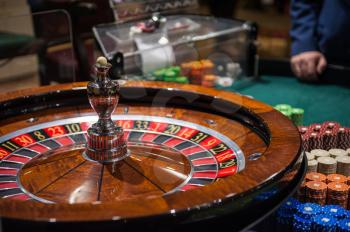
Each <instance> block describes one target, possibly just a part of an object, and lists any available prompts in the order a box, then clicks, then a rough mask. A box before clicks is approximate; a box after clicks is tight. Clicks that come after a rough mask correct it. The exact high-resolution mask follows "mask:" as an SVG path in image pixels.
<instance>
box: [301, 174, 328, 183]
mask: <svg viewBox="0 0 350 232" xmlns="http://www.w3.org/2000/svg"><path fill="white" fill-rule="evenodd" d="M305 179H306V181H321V182H325V181H326V179H327V177H326V176H325V175H323V174H321V173H317V172H310V173H307V174H306V176H305Z"/></svg>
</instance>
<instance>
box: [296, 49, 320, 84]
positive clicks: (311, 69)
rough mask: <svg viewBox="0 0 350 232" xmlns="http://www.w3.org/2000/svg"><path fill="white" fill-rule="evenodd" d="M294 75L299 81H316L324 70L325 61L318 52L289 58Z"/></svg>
mask: <svg viewBox="0 0 350 232" xmlns="http://www.w3.org/2000/svg"><path fill="white" fill-rule="evenodd" d="M291 65H292V70H293V72H294V74H295V75H296V76H297V77H299V78H300V79H303V80H307V81H316V80H317V79H318V75H320V74H322V73H323V71H324V70H325V69H326V66H327V61H326V58H325V57H324V55H323V54H322V53H320V52H318V51H310V52H303V53H300V54H298V55H295V56H293V57H292V58H291Z"/></svg>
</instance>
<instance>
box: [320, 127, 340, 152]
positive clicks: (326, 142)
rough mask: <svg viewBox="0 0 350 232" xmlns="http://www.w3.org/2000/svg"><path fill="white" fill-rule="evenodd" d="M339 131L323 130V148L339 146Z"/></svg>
mask: <svg viewBox="0 0 350 232" xmlns="http://www.w3.org/2000/svg"><path fill="white" fill-rule="evenodd" d="M337 141H338V140H337V133H336V132H333V131H332V130H328V129H327V130H326V131H324V132H323V135H322V144H323V149H326V150H329V149H331V148H332V147H336V146H337Z"/></svg>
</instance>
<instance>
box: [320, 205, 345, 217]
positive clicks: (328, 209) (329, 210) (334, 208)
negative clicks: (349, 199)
mask: <svg viewBox="0 0 350 232" xmlns="http://www.w3.org/2000/svg"><path fill="white" fill-rule="evenodd" d="M322 211H323V213H324V214H327V215H331V216H333V217H335V218H337V219H343V218H345V217H346V216H347V211H346V210H345V209H344V208H342V207H340V206H339V205H326V206H324V207H323V208H322Z"/></svg>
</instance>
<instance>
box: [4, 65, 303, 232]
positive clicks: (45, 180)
mask: <svg viewBox="0 0 350 232" xmlns="http://www.w3.org/2000/svg"><path fill="white" fill-rule="evenodd" d="M108 68H109V66H108V64H106V65H105V64H103V63H101V64H99V63H97V64H96V66H95V69H96V75H97V77H96V80H95V81H92V82H90V83H89V84H88V87H87V84H86V83H72V84H65V85H56V86H47V87H40V88H36V89H28V90H23V91H17V92H11V93H9V94H6V95H1V96H0V106H1V109H2V110H1V116H0V124H1V128H0V135H1V136H0V158H1V161H0V197H1V199H0V215H1V225H2V229H3V230H4V231H19V230H23V229H27V230H28V229H29V230H35V231H58V230H60V231H61V230H65V231H75V230H84V231H101V230H102V231H111V230H114V231H115V230H117V229H120V230H123V231H134V230H136V229H142V230H146V231H151V230H152V231H164V230H166V231H175V230H178V229H186V230H189V229H191V230H192V229H198V228H200V229H201V230H204V231H207V230H208V231H209V230H212V229H215V228H216V227H217V226H218V225H221V226H225V228H230V229H233V230H243V229H245V228H248V227H250V226H252V225H254V223H256V222H258V221H259V220H261V219H262V218H264V217H265V216H266V215H268V214H269V213H270V212H272V211H273V210H274V209H275V208H276V207H277V206H278V205H279V204H281V203H282V202H283V200H284V199H286V198H287V197H288V196H290V195H291V194H293V192H294V191H295V190H296V188H297V187H298V185H299V182H300V181H301V180H302V178H303V175H304V172H305V161H304V160H303V155H302V152H301V140H300V136H299V134H298V130H297V128H296V127H295V126H294V125H293V124H292V123H291V122H290V121H289V120H288V119H287V118H286V117H284V116H283V115H282V114H280V113H279V112H277V111H276V110H274V109H273V108H272V107H270V106H268V105H265V104H263V103H261V102H258V101H255V100H253V99H250V98H247V97H244V96H241V95H239V94H235V93H231V92H225V91H220V90H215V89H210V88H205V87H200V86H194V85H179V84H169V83H167V84H165V83H157V82H142V81H137V82H135V81H124V82H119V83H118V82H116V81H111V80H110V79H109V78H108V77H107V76H106V73H107V71H108ZM87 92H88V94H87ZM89 103H90V104H89ZM90 105H91V106H92V108H91V106H90ZM117 105H118V106H117ZM116 106H117V108H116V110H114V109H115V107H116ZM96 113H97V115H98V116H96Z"/></svg>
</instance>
